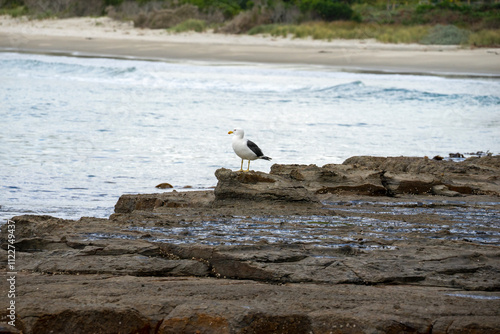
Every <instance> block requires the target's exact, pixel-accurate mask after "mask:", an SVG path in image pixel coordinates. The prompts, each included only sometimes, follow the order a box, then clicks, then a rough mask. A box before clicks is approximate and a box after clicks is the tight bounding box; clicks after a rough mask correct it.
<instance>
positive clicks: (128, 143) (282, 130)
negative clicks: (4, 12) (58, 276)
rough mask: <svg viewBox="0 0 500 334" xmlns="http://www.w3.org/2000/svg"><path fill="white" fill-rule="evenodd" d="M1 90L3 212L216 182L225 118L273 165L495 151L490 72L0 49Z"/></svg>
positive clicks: (96, 208) (494, 83)
mask: <svg viewBox="0 0 500 334" xmlns="http://www.w3.org/2000/svg"><path fill="white" fill-rule="evenodd" d="M0 98H1V101H2V102H1V104H0V119H1V120H2V125H3V126H2V131H1V133H0V145H1V147H2V149H1V150H0V162H1V167H0V182H1V183H0V185H1V188H0V189H1V190H0V205H1V207H0V219H1V220H2V221H5V219H7V218H10V217H12V216H14V215H17V214H25V213H35V214H50V215H53V216H57V217H63V218H79V217H81V216H95V217H107V216H109V215H110V214H111V213H112V212H113V206H114V204H115V203H116V201H117V199H118V197H119V196H120V195H121V194H124V193H151V192H157V191H158V190H157V189H155V188H154V186H155V185H157V184H159V183H162V182H169V183H171V184H173V185H174V186H175V187H176V188H182V187H184V186H188V185H189V186H192V187H193V188H195V189H199V188H206V187H211V186H214V185H215V184H216V179H215V177H214V172H215V170H216V169H217V168H220V167H226V168H233V169H235V168H239V163H240V161H239V159H238V158H237V157H236V156H235V155H234V153H233V152H232V150H231V144H230V136H228V135H227V132H228V130H231V129H233V128H235V127H242V128H244V129H245V131H246V134H247V136H248V137H250V138H252V139H253V140H254V141H255V142H257V143H258V144H259V146H260V147H261V148H262V149H263V151H264V153H265V154H266V155H268V156H271V157H272V158H273V161H272V163H299V164H317V165H324V164H327V163H340V162H342V161H343V160H345V159H346V158H348V157H351V156H355V155H377V156H399V155H410V156H424V155H427V156H433V155H436V154H440V155H443V156H447V154H448V153H450V152H462V153H463V152H476V151H478V150H482V151H487V150H489V151H491V152H494V153H499V152H500V141H499V140H498V139H499V135H498V134H499V133H500V80H498V79H491V78H483V79H481V78H474V79H467V78H460V79H458V78H455V79H453V78H442V77H435V76H411V75H382V74H362V73H345V72H336V71H333V70H331V69H330V68H328V67H319V66H303V65H301V66H291V65H286V66H285V65H283V66H279V65H262V64H261V65H259V64H235V63H231V64H229V63H227V64H223V63H208V62H206V63H205V62H203V63H202V62H148V61H139V60H117V59H100V58H93V59H91V58H72V57H56V56H45V55H27V54H15V53H0ZM270 165H271V164H270V163H269V162H267V161H256V162H253V163H252V165H251V166H252V168H253V169H256V170H262V171H268V170H269V168H270Z"/></svg>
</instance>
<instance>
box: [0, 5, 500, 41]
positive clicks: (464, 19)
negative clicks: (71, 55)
mask: <svg viewBox="0 0 500 334" xmlns="http://www.w3.org/2000/svg"><path fill="white" fill-rule="evenodd" d="M494 1H496V2H493V1H490V2H488V1H481V2H471V1H470V0H469V1H467V2H460V1H456V0H441V1H436V2H434V1H433V0H431V1H430V2H429V1H426V0H419V1H417V0H408V1H404V0H163V1H162V0H155V1H151V0H0V14H3V15H11V16H14V17H16V16H29V17H31V18H34V19H43V18H49V17H59V18H65V17H75V16H103V15H108V16H110V17H112V18H114V19H117V20H132V21H133V22H134V25H135V26H136V27H143V28H151V29H168V30H169V31H172V32H183V31H197V32H203V31H207V30H213V31H215V32H218V33H231V34H264V35H270V36H283V37H293V38H313V39H321V40H333V39H376V40H377V41H380V42H384V43H420V44H444V45H463V46H468V47H469V46H470V47H500V2H498V0H494Z"/></svg>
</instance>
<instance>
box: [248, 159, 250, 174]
mask: <svg viewBox="0 0 500 334" xmlns="http://www.w3.org/2000/svg"><path fill="white" fill-rule="evenodd" d="M249 170H250V160H248V168H247V172H248V171H249Z"/></svg>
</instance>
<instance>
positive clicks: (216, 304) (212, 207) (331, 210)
mask: <svg viewBox="0 0 500 334" xmlns="http://www.w3.org/2000/svg"><path fill="white" fill-rule="evenodd" d="M215 175H216V177H217V179H218V184H217V187H216V188H215V189H214V190H213V191H212V190H207V191H185V192H177V191H175V190H174V191H169V192H163V193H158V194H139V195H123V196H121V197H120V199H119V200H118V202H117V204H116V206H115V213H114V214H113V215H111V216H110V217H109V219H98V218H92V217H82V218H81V219H79V220H77V221H73V220H63V219H59V218H56V217H51V216H29V215H26V216H18V217H14V218H13V222H14V224H15V243H14V245H15V247H16V271H17V275H16V297H15V301H16V305H17V308H16V320H15V325H16V326H15V327H13V326H9V325H7V320H8V318H7V315H8V311H7V310H6V308H5V307H2V310H1V312H0V314H1V316H2V318H1V320H2V322H4V323H5V325H0V332H6V333H21V332H22V333H315V334H317V333H500V178H499V177H500V157H498V156H486V157H481V158H469V159H467V160H465V161H463V162H453V161H445V160H441V161H437V160H432V159H426V158H409V157H398V158H376V157H353V158H350V159H348V160H346V161H345V162H344V163H343V164H340V165H333V164H332V165H326V166H323V167H318V166H315V165H309V166H306V165H273V166H272V168H271V171H270V173H262V172H252V171H251V172H248V173H238V172H233V171H230V170H228V169H219V170H217V171H216V172H215ZM6 229H7V227H6V225H4V226H3V227H2V234H1V235H2V240H1V243H2V249H1V251H0V254H1V258H2V261H3V263H7V257H8V255H7V239H6V237H5V236H6V235H7V231H6ZM3 286H4V285H2V294H1V296H0V303H1V305H8V303H9V299H8V297H7V291H6V289H5V288H3Z"/></svg>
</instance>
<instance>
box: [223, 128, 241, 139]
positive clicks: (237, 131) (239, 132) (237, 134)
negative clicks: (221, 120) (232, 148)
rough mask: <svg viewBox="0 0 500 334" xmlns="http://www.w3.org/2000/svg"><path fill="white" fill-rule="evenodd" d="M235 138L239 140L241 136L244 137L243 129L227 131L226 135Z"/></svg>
mask: <svg viewBox="0 0 500 334" xmlns="http://www.w3.org/2000/svg"><path fill="white" fill-rule="evenodd" d="M233 133H234V135H235V136H236V137H239V138H243V136H244V135H245V131H243V129H238V128H236V129H234V130H233V131H229V132H228V133H227V134H229V135H230V134H233Z"/></svg>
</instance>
